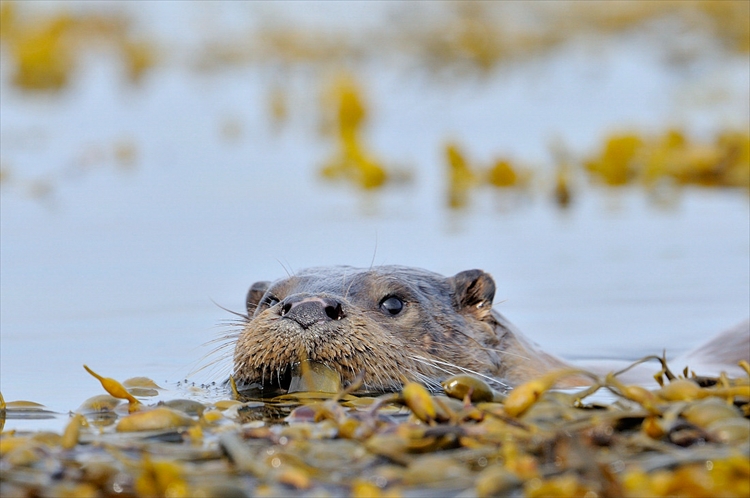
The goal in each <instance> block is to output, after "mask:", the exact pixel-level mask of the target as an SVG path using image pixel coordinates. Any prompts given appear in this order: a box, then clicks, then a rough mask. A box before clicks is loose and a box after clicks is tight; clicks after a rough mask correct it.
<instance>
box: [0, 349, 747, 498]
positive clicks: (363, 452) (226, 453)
mask: <svg viewBox="0 0 750 498" xmlns="http://www.w3.org/2000/svg"><path fill="white" fill-rule="evenodd" d="M652 358H654V357H647V358H645V359H644V360H648V359H652ZM656 359H658V360H660V361H661V362H662V368H661V370H660V371H659V372H657V375H656V377H657V378H658V380H659V381H660V383H661V384H662V385H657V386H655V387H654V388H647V387H645V386H638V385H627V384H624V383H623V382H621V381H620V380H619V374H620V373H621V372H618V373H612V374H609V375H607V376H604V377H601V378H600V377H597V376H594V375H591V374H588V373H586V372H582V371H580V370H570V369H569V370H562V371H558V372H553V373H550V374H548V375H545V376H543V377H540V378H538V379H534V380H532V381H530V382H528V383H526V384H523V385H521V386H518V387H517V388H516V389H515V390H513V391H511V392H510V393H509V395H508V396H507V398H506V397H504V396H499V395H497V394H496V393H494V392H493V391H492V389H490V388H489V387H488V386H487V385H486V384H485V383H484V381H482V380H480V379H476V378H473V377H469V376H466V375H459V376H456V377H453V378H451V379H447V380H446V381H445V382H444V387H445V390H446V393H447V394H448V395H449V396H452V397H446V396H444V395H439V394H438V395H436V394H431V393H430V392H429V391H427V390H426V389H425V388H424V387H422V386H421V385H419V384H416V383H406V384H405V386H404V388H403V390H402V391H401V392H400V393H390V394H385V395H381V396H379V397H376V398H373V397H367V396H364V397H363V396H354V395H352V394H351V392H350V391H353V390H355V389H357V385H356V383H355V385H354V386H353V387H350V388H348V389H347V390H346V391H340V392H338V393H336V394H328V393H325V392H296V393H290V394H285V395H283V396H278V397H275V398H265V399H257V400H244V401H243V400H230V399H224V400H218V401H216V402H215V403H201V402H198V401H194V400H190V399H183V400H172V401H167V402H165V403H159V404H156V405H151V406H147V405H145V404H144V402H143V401H140V402H139V404H138V405H137V406H139V409H138V410H137V411H136V412H135V413H130V414H129V413H127V412H126V411H125V410H120V409H117V404H118V402H119V400H118V399H117V398H111V397H109V396H105V397H101V396H94V397H92V398H90V399H89V400H87V401H86V402H84V403H83V405H82V408H81V409H79V410H78V413H77V414H75V415H73V416H72V417H71V419H70V421H69V422H68V424H67V426H66V428H65V430H64V431H63V433H62V434H56V433H51V432H36V433H34V432H21V431H9V432H4V433H3V434H2V438H0V468H2V469H3V474H2V480H0V492H1V493H2V495H3V496H36V495H45V496H47V495H67V496H115V495H116V496H198V495H200V496H251V495H273V496H278V495H285V496H286V495H291V496H307V495H321V494H324V495H329V496H381V495H383V496H385V495H413V494H418V495H420V496H456V495H466V494H470V495H473V494H476V495H477V496H496V495H500V494H503V495H505V494H510V495H513V496H521V495H523V496H585V495H588V496H626V497H627V496H633V497H636V496H644V495H648V496H671V495H675V494H677V495H682V496H718V495H720V496H747V495H748V493H749V492H750V459H749V457H750V420H749V419H748V416H749V415H748V406H749V405H750V375H749V376H748V377H741V378H729V377H728V376H726V375H724V374H722V375H720V376H718V377H706V376H698V375H695V374H691V375H689V376H688V375H687V370H686V371H685V372H684V374H685V375H683V376H677V375H674V374H673V373H672V372H671V371H670V370H669V368H668V366H667V364H666V362H665V361H664V360H663V358H656ZM310 366H311V367H312V368H311V369H306V372H307V373H305V374H304V375H305V376H306V378H305V379H304V383H305V385H306V386H308V387H309V388H311V389H317V387H318V382H322V384H321V385H327V384H328V383H329V381H330V379H328V377H327V375H326V371H325V369H323V370H320V369H316V368H315V367H316V365H310ZM98 378H99V377H98ZM571 378H573V379H575V380H576V381H577V382H578V381H581V380H583V381H586V382H588V383H589V385H588V386H587V387H583V388H576V389H568V390H564V391H559V390H554V386H555V384H556V383H564V382H566V381H567V380H569V379H571ZM101 379H104V380H106V381H107V382H103V385H105V384H106V386H107V387H108V388H109V389H108V390H110V389H111V390H115V391H116V388H113V387H112V386H115V385H120V386H122V384H120V383H119V382H117V381H115V380H114V379H106V378H101ZM113 382H114V383H117V384H113ZM602 389H604V390H606V391H609V392H610V393H612V395H611V397H610V398H608V399H607V400H606V401H602V397H601V396H599V394H600V393H599V391H601V390H602ZM123 408H124V406H123ZM20 410H27V411H29V412H35V411H39V410H43V408H42V407H41V406H39V405H37V404H31V403H26V402H24V403H18V402H12V403H5V411H6V412H11V411H15V412H18V411H20ZM101 413H108V414H110V415H111V416H112V417H114V418H115V419H116V422H115V423H114V424H111V425H108V426H105V425H101V424H98V423H97V422H98V419H97V416H98V415H99V414H101ZM249 414H253V415H250V416H249Z"/></svg>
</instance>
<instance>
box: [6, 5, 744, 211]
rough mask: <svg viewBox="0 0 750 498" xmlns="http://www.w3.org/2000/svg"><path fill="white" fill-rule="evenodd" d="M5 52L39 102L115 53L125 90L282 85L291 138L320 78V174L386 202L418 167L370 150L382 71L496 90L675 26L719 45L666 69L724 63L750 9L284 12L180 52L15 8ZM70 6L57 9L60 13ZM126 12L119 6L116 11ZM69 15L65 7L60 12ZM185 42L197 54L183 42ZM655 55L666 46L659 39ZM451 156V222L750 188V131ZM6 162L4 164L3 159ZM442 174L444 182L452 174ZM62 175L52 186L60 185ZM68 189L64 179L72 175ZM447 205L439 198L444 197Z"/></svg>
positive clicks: (72, 13) (652, 135)
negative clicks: (523, 75) (288, 75)
mask: <svg viewBox="0 0 750 498" xmlns="http://www.w3.org/2000/svg"><path fill="white" fill-rule="evenodd" d="M1 5H2V7H1V8H0V16H1V17H0V20H1V21H2V23H1V25H0V26H1V28H0V39H1V41H2V52H1V53H2V58H3V60H4V64H5V65H6V66H7V67H8V70H6V71H5V72H4V74H5V75H6V77H8V78H10V80H11V83H12V85H13V86H15V87H16V88H17V89H19V90H20V91H22V92H26V93H38V92H45V93H53V94H54V93H61V92H64V91H65V89H66V88H67V87H68V86H69V85H71V82H72V81H73V80H74V79H75V77H76V74H77V71H78V70H79V68H80V66H81V65H83V64H84V63H85V59H86V57H87V55H88V54H91V53H98V54H101V53H104V54H106V56H107V57H109V58H112V59H115V60H117V61H118V63H119V65H120V67H121V68H122V70H121V75H122V78H123V80H124V81H127V82H129V83H132V84H137V83H139V82H140V81H142V80H143V79H144V78H145V77H146V75H147V74H148V73H149V72H150V71H155V70H158V68H159V66H160V64H170V65H175V64H176V65H184V66H186V67H190V68H192V69H195V70H197V71H200V72H219V71H222V70H226V69H228V68H231V67H239V66H257V67H258V68H260V69H265V70H269V71H272V72H276V73H278V74H281V75H282V76H281V77H280V78H273V80H274V81H272V82H269V83H268V91H267V101H268V103H267V106H268V123H267V126H268V127H269V128H271V129H276V130H278V129H281V128H282V127H284V126H285V125H286V123H288V122H289V121H290V120H294V119H295V118H296V117H298V116H297V114H298V113H296V109H295V108H294V107H293V106H292V105H290V101H291V100H293V99H294V96H293V95H291V94H292V93H293V92H294V90H293V89H291V88H288V87H287V86H285V85H283V84H279V80H281V79H283V74H284V73H285V71H286V72H288V71H291V70H293V69H295V68H296V69H299V68H306V70H307V71H308V72H309V74H310V75H311V77H312V81H311V83H312V84H314V85H317V86H318V87H320V88H324V90H323V97H322V98H321V99H320V108H319V109H318V111H317V112H318V113H319V115H320V116H321V118H320V122H322V123H323V130H324V133H323V135H322V139H323V140H325V141H326V142H328V143H329V144H330V145H329V151H330V153H329V156H328V158H327V159H326V160H324V161H323V162H322V163H318V164H317V165H316V166H314V167H315V168H317V169H318V172H319V174H320V175H321V176H322V177H323V178H324V179H326V180H328V181H332V182H338V183H343V184H347V185H351V186H353V187H355V188H357V189H362V190H365V191H373V190H378V189H382V188H384V187H386V186H387V185H393V184H405V185H408V184H410V183H412V181H416V182H418V181H419V178H418V176H419V175H417V174H415V173H414V171H412V170H411V169H410V168H405V167H400V166H396V165H394V164H392V162H393V159H392V158H389V157H388V151H377V150H374V149H373V148H372V147H371V146H370V145H368V138H367V135H368V128H367V126H366V125H367V124H368V119H369V118H370V116H371V115H372V112H371V111H372V109H373V108H375V109H377V108H378V106H379V103H378V102H377V101H373V100H372V99H371V98H369V97H368V95H367V93H368V92H367V91H368V88H367V87H368V85H367V78H365V77H363V76H361V75H362V74H363V73H364V72H365V70H366V69H365V68H366V67H368V64H369V65H371V64H372V63H373V61H376V62H377V63H378V64H380V65H381V66H386V67H388V68H390V69H392V70H396V71H400V72H403V73H404V74H406V75H407V76H406V77H410V76H409V75H412V74H414V71H421V72H426V74H428V75H429V76H428V79H429V80H430V81H432V82H433V83H434V84H435V85H441V84H445V83H449V82H455V81H457V80H467V81H476V82H478V83H477V84H482V82H483V81H486V80H489V79H491V78H492V77H493V75H494V74H496V72H497V71H498V69H499V68H502V67H505V66H512V65H514V64H518V63H519V62H521V61H529V60H533V59H535V58H539V57H543V56H544V55H545V54H549V53H551V52H553V51H554V50H556V49H558V48H559V47H561V46H563V45H564V44H566V43H576V42H577V41H580V40H588V41H587V42H586V43H588V44H594V45H595V44H596V43H597V41H596V40H600V39H602V38H613V37H618V36H622V35H623V34H627V33H631V32H638V31H639V30H647V29H652V30H655V31H657V32H658V28H654V26H658V25H660V24H658V23H662V24H663V23H672V24H676V25H678V26H679V30H681V31H682V32H686V33H696V34H697V33H700V34H701V35H702V36H706V37H708V38H709V39H710V40H714V42H715V46H711V47H705V46H697V45H696V46H691V45H689V44H687V45H685V44H680V43H675V44H674V47H672V48H670V49H669V53H670V56H669V57H667V58H666V59H665V61H664V63H665V64H671V65H677V66H684V65H686V64H689V63H690V61H693V60H696V59H701V58H710V57H713V56H714V55H715V53H716V52H717V51H721V52H723V53H728V54H742V55H746V54H748V52H750V2H746V1H714V0H705V1H691V2H685V1H659V2H627V1H610V2H446V3H440V4H432V3H424V4H421V3H415V4H409V3H407V4H394V5H392V6H390V7H389V8H390V10H391V13H390V17H389V19H392V22H390V23H382V24H379V25H375V26H368V27H366V28H363V29H345V27H342V28H341V29H331V28H330V27H326V26H316V25H314V24H311V25H305V24H303V23H299V22H296V23H295V22H287V20H285V19H284V17H283V16H280V15H279V14H278V12H276V13H274V12H271V11H268V10H263V9H257V10H256V11H254V15H255V16H256V20H260V22H256V23H255V24H253V26H252V27H250V26H248V27H247V29H241V30H234V31H232V30H227V31H226V32H221V30H218V31H219V32H218V33H214V35H213V36H210V37H203V38H201V37H196V39H191V40H190V42H191V46H190V48H189V49H188V48H186V47H181V46H180V42H179V41H178V42H177V43H176V44H170V45H166V44H164V43H163V42H161V43H160V42H157V41H155V40H154V39H150V38H148V37H146V36H145V35H143V34H142V33H143V31H144V30H143V29H140V27H139V26H138V22H137V21H136V20H135V19H134V18H132V17H131V16H128V15H127V14H126V13H124V12H125V11H123V12H120V11H119V10H118V9H117V8H111V9H109V10H108V11H107V10H105V11H104V12H106V13H102V11H101V9H99V10H97V9H89V10H86V9H80V8H75V9H74V8H69V7H66V4H64V3H63V4H60V6H59V8H54V9H50V8H46V9H39V8H32V7H33V6H30V5H27V4H25V3H23V2H11V1H4V2H2V3H1ZM55 5H56V4H55ZM114 5H115V6H116V5H117V4H114ZM56 7H57V5H56ZM183 41H184V40H183ZM652 43H655V44H659V43H664V40H661V39H659V38H658V36H657V37H655V39H654V40H653V41H652ZM241 131H242V126H241V123H240V122H237V121H236V120H234V121H233V120H228V121H227V122H225V123H224V125H223V126H222V136H223V137H224V138H227V139H232V138H234V139H236V138H237V137H239V136H240V135H241ZM107 148H109V149H114V152H113V155H114V157H115V161H116V162H117V163H118V164H124V165H131V166H132V165H133V164H134V163H135V160H134V159H135V157H136V156H137V154H136V151H137V150H138V144H137V143H132V141H130V140H129V139H127V138H125V139H123V140H121V141H120V142H118V143H117V144H114V145H108V146H107ZM435 149H436V150H440V149H443V151H444V153H443V156H444V158H445V161H444V165H443V166H442V169H443V174H444V177H445V183H446V185H447V189H446V192H447V193H446V197H445V199H446V201H445V205H447V206H448V207H449V208H451V209H461V208H464V207H466V206H467V205H468V204H469V203H470V199H471V197H472V192H474V191H476V190H477V189H478V188H482V187H489V188H492V189H498V190H499V191H502V192H510V191H516V192H523V191H528V190H529V189H531V188H536V189H542V190H544V191H545V192H546V193H548V194H549V195H552V197H553V198H554V199H555V201H556V203H557V205H558V206H560V207H566V206H568V205H569V204H570V202H571V199H574V197H575V190H576V189H577V188H580V187H582V186H583V184H585V183H586V182H584V181H582V179H583V178H586V177H588V179H589V180H590V183H591V184H602V185H606V186H608V187H620V186H624V185H639V186H643V187H645V188H647V189H650V190H654V189H657V188H658V189H662V190H663V188H665V187H666V188H674V187H679V186H683V185H698V186H702V187H732V188H744V189H748V188H750V154H749V152H748V151H749V150H750V133H749V132H748V130H746V129H734V128H727V129H722V130H719V131H718V132H717V133H716V134H715V136H714V137H713V138H707V137H692V136H691V135H690V133H689V132H687V131H685V130H681V129H667V130H661V131H658V130H657V131H656V132H654V130H650V131H641V130H637V129H632V126H629V127H628V129H625V130H623V131H621V132H619V133H615V134H611V135H610V136H608V137H606V138H604V140H603V143H602V144H601V145H600V147H599V150H598V151H597V150H591V151H589V152H588V153H584V154H581V153H579V154H572V153H570V152H568V151H567V150H566V146H565V144H560V143H558V144H555V145H554V146H552V147H551V149H552V150H551V156H552V157H553V158H554V162H555V164H547V165H539V164H537V165H531V164H525V163H524V162H523V160H519V159H517V158H512V157H511V155H510V154H509V153H508V152H507V151H503V150H498V151H497V152H496V154H495V158H494V159H491V158H488V159H487V163H486V164H484V165H481V164H478V163H474V162H473V161H471V160H469V153H470V152H471V151H468V149H467V147H466V146H464V145H461V144H459V143H458V142H457V141H455V140H452V139H451V140H446V139H445V138H440V137H436V139H435ZM3 159H5V158H3ZM434 169H435V170H436V171H440V166H439V165H435V167H434ZM53 176H54V175H53ZM58 176H60V175H58ZM22 177H23V172H18V171H13V170H12V169H11V167H10V166H9V165H8V164H7V161H5V160H3V161H2V169H1V170H0V182H2V184H3V185H4V186H7V185H9V184H16V183H17V184H18V185H25V187H24V188H25V189H26V190H27V192H28V193H31V195H32V197H44V196H45V195H46V193H48V192H49V191H51V190H52V189H54V188H55V187H54V185H55V184H57V183H59V178H58V179H55V178H53V177H48V178H46V179H45V180H39V179H37V180H33V181H32V180H26V181H25V182H23V181H19V178H22ZM436 195H440V194H439V193H436Z"/></svg>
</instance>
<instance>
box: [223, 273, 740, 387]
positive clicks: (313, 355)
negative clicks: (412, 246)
mask: <svg viewBox="0 0 750 498" xmlns="http://www.w3.org/2000/svg"><path fill="white" fill-rule="evenodd" d="M494 296H495V281H494V280H493V278H492V277H491V276H490V275H489V274H488V273H486V272H484V271H482V270H476V269H474V270H467V271H462V272H460V273H457V274H456V275H454V276H452V277H445V276H443V275H440V274H438V273H434V272H431V271H427V270H422V269H418V268H411V267H405V266H380V267H371V268H366V269H365V268H354V267H350V266H335V267H316V268H309V269H306V270H303V271H300V272H298V273H296V274H294V275H291V276H289V277H287V278H283V279H280V280H277V281H275V282H268V281H261V282H256V283H255V284H253V285H252V286H251V287H250V290H249V291H248V293H247V315H244V318H245V323H244V326H243V329H242V331H241V332H240V335H239V338H238V340H237V343H236V345H235V350H234V374H233V376H234V379H235V381H237V382H238V383H240V384H241V385H242V386H255V388H259V389H262V390H263V389H276V390H284V389H287V388H288V387H289V383H290V379H291V371H292V366H293V365H295V364H298V363H299V362H301V361H303V360H311V361H314V362H317V363H320V364H324V365H327V366H328V367H329V368H332V369H334V370H335V371H337V372H338V374H339V375H340V377H341V380H342V382H343V383H344V385H347V384H349V383H351V382H353V381H354V379H355V378H357V376H360V377H361V379H362V383H363V389H364V390H365V391H370V392H387V391H394V390H398V389H400V388H401V387H402V383H403V381H404V380H409V381H416V382H420V383H422V384H423V385H425V386H426V387H427V388H428V389H430V390H432V391H440V390H441V386H440V382H441V381H442V380H444V379H446V378H447V377H450V376H451V375H454V374H459V373H470V374H474V375H477V376H480V377H483V378H485V379H489V380H491V381H492V383H493V384H494V387H496V388H498V389H499V390H501V391H502V390H505V391H507V390H508V389H510V388H512V387H513V386H516V385H518V384H519V383H522V382H525V381H527V380H530V379H532V378H534V377H537V376H539V375H541V374H544V373H546V372H549V371H552V370H555V369H561V368H567V367H569V366H570V365H569V364H568V363H566V362H565V361H563V360H562V359H560V358H557V357H555V356H553V355H551V354H548V353H546V352H544V351H542V350H541V349H540V348H539V346H538V345H537V344H535V343H534V342H532V341H530V340H529V339H527V338H526V337H524V336H523V335H522V334H521V333H520V332H519V331H518V330H516V329H515V327H513V325H511V323H510V322H509V321H508V320H507V319H506V318H505V317H504V316H503V315H501V314H500V313H499V312H498V311H497V310H495V309H493V305H492V302H493V299H494ZM732 337H734V338H735V339H736V340H737V341H739V343H741V344H745V343H748V344H750V335H748V334H745V333H744V332H742V331H741V330H740V332H738V333H733V335H732ZM720 342H721V341H720ZM719 349H720V350H721V355H723V356H724V357H723V358H722V362H724V363H731V362H735V363H736V361H738V360H739V359H743V358H745V357H750V346H749V347H748V348H744V349H743V348H739V349H738V348H736V347H733V348H729V349H730V351H727V349H728V348H721V347H719ZM727 354H729V355H730V356H733V357H732V358H726V357H725V356H727ZM734 356H736V358H735V357H734Z"/></svg>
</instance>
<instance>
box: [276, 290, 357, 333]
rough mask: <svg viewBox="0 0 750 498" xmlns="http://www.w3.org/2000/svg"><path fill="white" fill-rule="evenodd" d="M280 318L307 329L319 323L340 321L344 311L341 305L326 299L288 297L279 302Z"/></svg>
mask: <svg viewBox="0 0 750 498" xmlns="http://www.w3.org/2000/svg"><path fill="white" fill-rule="evenodd" d="M281 316H283V317H284V318H289V319H290V320H294V321H295V322H297V323H299V324H300V325H302V328H305V329H306V328H308V327H310V326H311V325H314V324H316V323H319V322H327V321H331V320H341V319H342V318H344V316H345V315H344V310H343V309H342V307H341V303H340V302H339V301H337V300H336V299H332V298H328V297H317V296H316V297H313V296H289V297H288V298H286V299H284V300H283V301H282V302H281Z"/></svg>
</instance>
